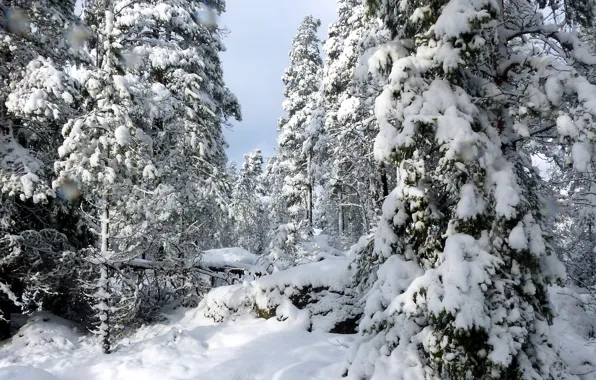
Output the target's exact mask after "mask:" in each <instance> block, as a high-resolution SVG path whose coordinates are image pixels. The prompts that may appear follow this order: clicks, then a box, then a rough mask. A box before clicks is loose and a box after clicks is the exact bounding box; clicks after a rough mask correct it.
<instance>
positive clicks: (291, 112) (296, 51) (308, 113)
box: [277, 16, 323, 230]
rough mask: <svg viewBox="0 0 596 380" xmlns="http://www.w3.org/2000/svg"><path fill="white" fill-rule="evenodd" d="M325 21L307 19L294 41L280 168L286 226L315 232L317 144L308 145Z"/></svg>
mask: <svg viewBox="0 0 596 380" xmlns="http://www.w3.org/2000/svg"><path fill="white" fill-rule="evenodd" d="M320 26H321V21H320V20H318V19H315V18H314V17H312V16H307V17H306V18H304V20H303V21H302V23H301V24H300V26H299V27H298V32H297V34H296V36H295V37H294V39H293V41H292V49H291V51H290V67H289V68H288V69H286V71H285V73H284V76H283V78H282V80H283V82H284V85H285V86H286V88H285V91H284V95H285V97H286V100H285V101H284V103H283V109H284V111H285V112H286V113H287V116H286V117H283V118H281V119H280V120H279V123H278V130H279V132H280V135H279V137H278V146H279V148H278V155H277V165H278V169H279V171H280V173H281V175H282V177H283V181H284V182H283V190H282V197H283V199H284V200H285V206H286V208H287V210H288V214H289V215H288V217H287V219H286V220H284V223H287V222H292V223H293V224H295V225H303V227H306V228H307V229H308V230H310V229H312V211H313V190H314V179H313V170H312V165H313V151H312V149H313V144H307V141H308V134H307V132H308V131H309V130H310V128H311V123H312V122H313V115H314V112H315V109H316V107H317V104H318V91H319V87H320V78H321V67H322V64H323V63H322V58H321V52H320V46H319V45H320V41H319V38H318V37H317V30H318V28H319V27H320Z"/></svg>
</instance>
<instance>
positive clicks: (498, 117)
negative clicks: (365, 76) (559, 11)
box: [348, 0, 596, 379]
mask: <svg viewBox="0 0 596 380" xmlns="http://www.w3.org/2000/svg"><path fill="white" fill-rule="evenodd" d="M540 5H542V6H544V4H536V3H535V2H533V1H527V0H515V1H510V2H503V3H495V2H490V1H480V2H478V1H455V0H452V1H439V2H434V3H432V4H427V5H422V4H420V3H418V2H415V1H405V2H404V1H401V2H397V1H392V0H386V1H372V2H371V7H372V9H373V11H374V12H376V14H377V15H378V16H379V17H380V18H382V19H383V20H384V21H385V22H386V24H387V26H388V27H389V28H390V29H391V31H392V33H393V35H394V40H393V41H392V42H391V44H389V45H387V48H386V49H387V50H386V51H380V52H379V53H378V54H376V56H375V57H374V58H373V60H376V61H377V62H378V67H379V68H380V69H389V70H390V75H389V80H390V82H389V84H388V85H387V86H386V87H385V89H384V90H383V93H382V94H381V96H380V97H379V98H378V99H377V102H376V107H375V115H376V118H377V121H378V122H379V125H380V132H379V134H378V136H377V138H376V141H375V154H376V156H377V157H378V158H379V159H382V160H386V161H389V162H394V163H395V164H396V165H397V167H398V185H397V187H396V188H395V189H394V190H393V191H392V192H391V194H390V195H389V197H388V198H387V199H386V200H385V202H384V205H383V215H382V218H381V221H380V223H379V227H378V229H377V232H376V236H375V240H374V242H375V243H374V250H373V253H372V254H373V255H374V258H375V259H376V260H378V261H379V262H381V263H382V264H381V266H380V268H379V270H378V272H377V273H376V274H375V277H376V281H375V282H374V285H373V286H372V289H371V290H370V292H369V293H368V296H367V300H366V307H365V315H364V318H363V320H362V321H361V324H360V331H361V332H362V333H363V336H364V339H363V341H362V342H361V343H360V344H359V345H358V346H357V347H355V349H354V350H353V351H352V355H351V358H350V361H351V365H350V367H349V370H348V377H349V378H353V379H363V378H371V377H373V376H375V377H377V376H378V377H391V378H396V379H435V378H449V379H465V378H475V379H488V378H491V379H492V378H501V379H512V378H520V379H544V378H557V379H563V378H572V376H571V375H570V374H569V373H568V372H567V371H566V369H565V367H564V365H563V364H562V362H561V360H560V358H559V357H558V354H557V352H556V350H555V349H554V348H553V346H552V343H551V342H550V330H549V327H548V322H549V321H550V320H551V319H552V311H551V308H550V306H549V299H548V295H547V286H548V284H550V283H553V282H556V281H558V280H560V279H562V278H564V275H565V273H564V269H563V268H562V266H561V264H560V262H558V260H557V259H556V257H555V255H554V254H553V252H552V250H551V245H550V244H549V242H548V240H547V239H546V238H545V236H544V233H543V226H542V221H543V220H544V215H543V213H542V211H543V208H542V206H541V201H540V199H539V196H538V194H539V190H540V187H541V181H542V180H541V178H540V176H539V174H538V173H537V171H536V170H535V169H534V168H533V167H532V164H531V159H530V157H528V156H527V155H526V153H525V150H524V149H521V147H522V146H525V145H527V144H533V143H541V136H542V135H541V134H542V133H543V132H544V131H556V132H557V136H558V139H560V141H561V142H562V143H563V144H564V145H567V146H569V147H570V148H571V149H570V151H572V152H573V159H574V165H575V166H576V167H577V169H579V170H585V168H586V162H585V161H586V157H588V158H589V157H591V152H592V149H593V147H592V138H593V137H592V136H594V135H593V133H594V124H593V122H592V120H593V118H594V116H596V114H595V111H596V109H595V108H594V106H593V103H591V101H590V100H589V99H593V96H594V95H596V92H595V91H596V88H595V87H594V86H593V85H591V84H589V82H588V81H587V80H586V79H585V78H584V77H582V76H581V75H580V74H579V73H578V72H577V71H576V70H574V69H573V68H572V67H571V64H573V63H574V61H575V60H577V61H579V62H582V63H583V64H586V65H593V64H595V63H596V59H595V58H596V57H594V56H592V55H590V54H589V53H588V52H587V50H586V49H585V47H584V46H583V45H582V43H581V41H580V40H579V38H578V37H577V35H576V34H574V33H573V32H562V31H560V30H559V29H558V28H559V25H557V24H556V23H555V22H554V20H552V19H549V18H545V17H543V16H542V13H541V11H540V9H539V6H540ZM542 43H545V44H547V46H550V47H551V48H552V50H550V51H548V54H542V53H541V50H539V49H537V48H536V44H542ZM569 57H573V59H570V58H569ZM406 358H407V359H406Z"/></svg>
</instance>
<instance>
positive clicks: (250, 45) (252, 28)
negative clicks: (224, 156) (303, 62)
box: [219, 0, 336, 164]
mask: <svg viewBox="0 0 596 380" xmlns="http://www.w3.org/2000/svg"><path fill="white" fill-rule="evenodd" d="M335 13H336V2H335V0H299V1H295V0H228V1H227V12H226V13H225V14H224V15H223V16H222V17H221V19H220V20H219V24H220V26H225V27H227V28H228V29H229V31H230V34H229V35H228V36H227V37H226V38H225V40H224V43H225V45H226V47H227V51H226V52H225V53H223V55H222V60H223V65H224V75H225V80H226V83H227V85H228V87H229V88H230V89H231V90H232V91H233V92H234V94H236V96H237V97H238V99H239V101H240V105H241V106H242V113H243V120H242V122H240V123H235V124H234V128H233V130H231V131H227V132H226V138H227V141H228V143H229V145H230V148H229V149H228V156H229V159H230V160H235V161H237V162H238V164H241V162H242V160H243V155H244V153H247V152H249V151H251V150H253V149H256V148H261V149H262V150H263V154H264V155H265V156H269V155H271V154H272V153H273V151H274V149H275V146H276V138H277V132H276V128H277V119H278V118H279V117H281V116H282V115H283V110H282V109H281V103H282V101H283V83H282V82H281V77H282V75H283V71H284V69H285V68H286V67H287V66H288V63H289V58H288V53H289V51H290V47H291V44H292V38H293V37H294V34H295V33H296V28H297V27H298V25H300V22H301V21H302V19H303V18H304V17H305V16H306V15H308V14H312V15H313V16H315V17H318V18H320V19H321V22H322V26H321V30H320V31H319V35H320V36H321V39H322V40H323V39H324V38H325V36H326V34H327V27H328V26H329V24H330V23H331V22H333V21H335Z"/></svg>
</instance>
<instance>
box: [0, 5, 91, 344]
mask: <svg viewBox="0 0 596 380" xmlns="http://www.w3.org/2000/svg"><path fill="white" fill-rule="evenodd" d="M74 3H75V2H74V1H59V0H39V1H35V2H31V1H0V204H2V207H1V211H0V240H1V244H0V245H1V248H0V261H1V263H2V264H1V266H2V269H1V270H0V273H1V274H0V282H1V283H2V284H3V285H2V286H1V291H0V302H1V303H2V304H3V306H2V312H3V314H4V316H5V317H6V318H4V319H3V318H2V317H0V320H2V321H3V322H2V327H3V330H4V328H5V327H8V322H7V320H8V318H9V313H7V310H10V309H11V308H14V307H15V306H16V305H18V306H19V308H20V309H21V311H30V310H31V309H32V308H33V309H37V308H40V307H43V308H44V309H46V310H50V311H52V312H54V313H56V314H59V315H62V316H68V317H74V314H73V313H72V309H74V308H75V304H79V301H84V300H82V299H79V300H77V301H75V297H80V296H81V293H80V292H79V290H80V289H79V287H78V285H77V284H76V283H75V281H76V280H75V278H76V274H77V273H76V271H77V270H78V269H77V268H79V266H77V265H73V262H74V261H73V260H74V259H75V257H74V256H72V255H70V254H67V253H66V252H65V251H69V250H76V249H79V248H82V247H84V246H86V245H87V244H89V242H90V241H91V239H90V237H89V236H88V235H87V233H86V229H85V227H84V226H82V225H81V224H80V219H79V217H78V215H77V211H76V209H75V207H72V206H70V205H67V204H65V203H64V202H62V201H61V199H60V197H61V196H62V194H61V193H58V194H56V193H55V192H54V190H53V189H52V188H51V178H52V176H53V162H54V160H55V159H56V158H57V157H58V153H57V148H58V146H59V145H60V143H61V136H60V133H59V132H60V129H61V127H62V125H63V123H65V122H66V120H68V118H69V117H72V116H73V115H74V114H75V113H76V112H77V108H78V93H79V89H78V87H77V84H76V83H75V81H74V80H73V79H72V78H71V77H70V76H69V75H68V74H67V72H66V66H67V65H69V64H71V63H73V62H78V61H84V60H85V58H86V56H87V54H86V53H85V52H83V51H81V50H80V49H78V48H77V47H75V46H73V45H72V44H71V41H70V40H69V39H68V38H66V36H67V35H68V34H69V32H70V31H72V30H74V29H75V28H76V24H77V22H76V16H75V15H74V5H75V4H74ZM71 259H72V260H71ZM64 289H69V292H67V293H62V291H63V290H64ZM69 297H70V298H69ZM5 301H6V302H5ZM61 303H63V304H61ZM65 304H68V305H69V306H72V309H69V307H65ZM76 318H79V320H81V318H82V316H81V315H80V314H79V315H77V316H76ZM2 333H3V334H4V333H5V331H3V332H2Z"/></svg>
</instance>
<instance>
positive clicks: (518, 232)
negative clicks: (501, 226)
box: [509, 222, 528, 250]
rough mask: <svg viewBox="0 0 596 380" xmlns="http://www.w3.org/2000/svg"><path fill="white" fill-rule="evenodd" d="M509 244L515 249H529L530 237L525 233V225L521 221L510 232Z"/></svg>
mask: <svg viewBox="0 0 596 380" xmlns="http://www.w3.org/2000/svg"><path fill="white" fill-rule="evenodd" d="M509 246H510V247H511V248H513V249H518V250H524V249H528V239H527V238H526V234H525V233H524V225H523V223H522V222H519V223H518V224H517V226H515V228H513V229H512V230H511V233H509Z"/></svg>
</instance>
